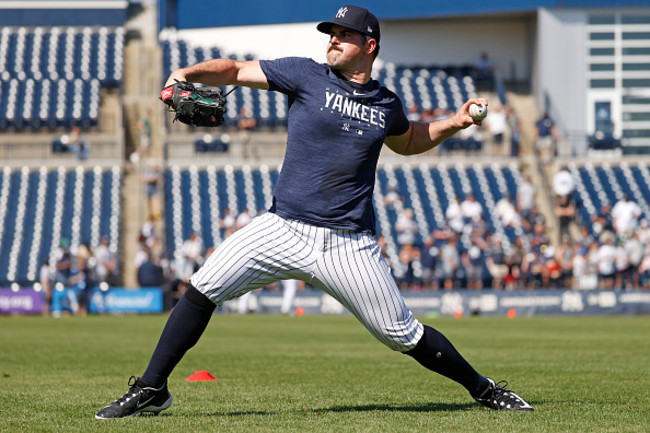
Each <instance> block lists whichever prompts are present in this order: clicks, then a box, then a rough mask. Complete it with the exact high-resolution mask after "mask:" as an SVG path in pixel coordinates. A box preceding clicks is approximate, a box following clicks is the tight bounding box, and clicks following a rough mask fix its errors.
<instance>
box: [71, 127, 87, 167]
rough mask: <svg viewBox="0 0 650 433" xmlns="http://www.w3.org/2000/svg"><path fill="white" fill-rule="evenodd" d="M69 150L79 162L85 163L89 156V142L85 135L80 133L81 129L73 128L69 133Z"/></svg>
mask: <svg viewBox="0 0 650 433" xmlns="http://www.w3.org/2000/svg"><path fill="white" fill-rule="evenodd" d="M69 147H70V150H72V151H73V152H74V154H75V155H76V156H77V159H78V160H79V161H85V160H87V159H88V155H89V154H90V142H89V141H88V139H87V138H86V136H85V134H84V133H83V132H82V131H81V127H79V126H74V127H73V128H72V131H71V132H70V144H69Z"/></svg>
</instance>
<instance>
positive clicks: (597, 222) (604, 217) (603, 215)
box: [591, 203, 614, 236]
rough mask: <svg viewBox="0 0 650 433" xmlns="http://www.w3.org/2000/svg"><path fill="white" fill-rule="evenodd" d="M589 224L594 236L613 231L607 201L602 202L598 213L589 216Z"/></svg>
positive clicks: (610, 211) (610, 210) (610, 209)
mask: <svg viewBox="0 0 650 433" xmlns="http://www.w3.org/2000/svg"><path fill="white" fill-rule="evenodd" d="M591 224H592V227H593V230H594V233H595V234H596V236H599V235H601V234H602V233H607V232H609V233H614V219H613V218H612V207H611V206H610V205H609V203H603V204H602V206H601V207H600V210H599V211H598V213H597V214H596V215H594V216H592V217H591Z"/></svg>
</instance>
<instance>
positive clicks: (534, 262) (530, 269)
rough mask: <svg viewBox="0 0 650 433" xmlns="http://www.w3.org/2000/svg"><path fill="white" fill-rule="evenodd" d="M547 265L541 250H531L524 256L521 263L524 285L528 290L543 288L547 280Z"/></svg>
mask: <svg viewBox="0 0 650 433" xmlns="http://www.w3.org/2000/svg"><path fill="white" fill-rule="evenodd" d="M545 273H546V264H545V260H544V254H542V252H541V250H539V249H531V250H530V251H528V253H526V254H525V255H524V259H523V260H522V263H521V276H522V283H523V284H524V286H525V287H526V288H528V289H536V288H539V287H542V284H543V281H544V280H545V279H546V277H545Z"/></svg>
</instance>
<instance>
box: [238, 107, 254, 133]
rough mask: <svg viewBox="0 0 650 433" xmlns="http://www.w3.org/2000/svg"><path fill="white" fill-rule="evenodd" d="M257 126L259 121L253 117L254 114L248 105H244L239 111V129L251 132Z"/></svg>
mask: <svg viewBox="0 0 650 433" xmlns="http://www.w3.org/2000/svg"><path fill="white" fill-rule="evenodd" d="M256 126H257V119H255V117H254V116H253V112H252V111H251V110H250V108H248V107H247V106H246V105H242V107H241V110H239V120H237V128H239V129H242V130H251V129H254V128H255V127H256Z"/></svg>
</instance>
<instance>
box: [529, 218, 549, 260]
mask: <svg viewBox="0 0 650 433" xmlns="http://www.w3.org/2000/svg"><path fill="white" fill-rule="evenodd" d="M529 242H530V249H531V251H534V252H536V253H540V254H542V253H543V252H544V251H543V250H544V249H545V248H546V247H548V246H549V245H550V244H551V242H550V240H549V238H548V236H547V235H546V224H544V223H543V222H537V223H535V226H534V227H533V232H532V234H531V237H530V241H529Z"/></svg>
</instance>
